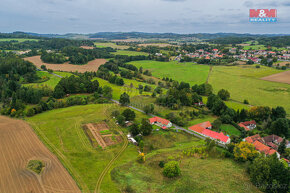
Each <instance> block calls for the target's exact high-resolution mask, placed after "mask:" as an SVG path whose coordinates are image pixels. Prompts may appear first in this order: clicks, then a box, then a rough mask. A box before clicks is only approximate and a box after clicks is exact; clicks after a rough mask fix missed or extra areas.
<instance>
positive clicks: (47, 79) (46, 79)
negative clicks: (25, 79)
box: [24, 71, 72, 89]
mask: <svg viewBox="0 0 290 193" xmlns="http://www.w3.org/2000/svg"><path fill="white" fill-rule="evenodd" d="M53 73H54V74H57V75H60V76H62V77H67V76H71V75H72V74H71V73H69V72H57V71H56V72H53ZM36 74H37V76H38V77H39V78H40V79H41V80H43V82H39V83H29V84H24V86H33V87H42V86H47V87H49V88H51V89H54V87H55V86H56V85H57V84H58V82H59V81H60V79H61V78H60V77H57V76H55V75H53V74H50V73H48V72H45V71H37V72H36Z"/></svg>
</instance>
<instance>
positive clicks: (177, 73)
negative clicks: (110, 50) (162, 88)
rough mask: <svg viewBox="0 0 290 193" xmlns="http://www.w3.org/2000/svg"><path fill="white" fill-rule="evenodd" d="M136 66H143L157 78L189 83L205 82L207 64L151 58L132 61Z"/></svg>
mask: <svg viewBox="0 0 290 193" xmlns="http://www.w3.org/2000/svg"><path fill="white" fill-rule="evenodd" d="M129 64H133V65H135V66H136V67H141V66H142V67H143V69H148V70H150V71H151V72H152V75H153V76H155V77H157V78H161V79H162V78H163V77H168V78H172V79H174V80H178V81H184V82H188V83H190V84H191V85H194V84H202V83H205V82H206V79H207V76H208V72H209V66H208V65H195V64H193V63H190V62H187V63H179V62H177V61H170V62H158V61H152V60H142V61H132V62H129Z"/></svg>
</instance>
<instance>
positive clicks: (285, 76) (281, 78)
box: [261, 70, 290, 84]
mask: <svg viewBox="0 0 290 193" xmlns="http://www.w3.org/2000/svg"><path fill="white" fill-rule="evenodd" d="M261 79H262V80H268V81H272V82H281V83H287V84H290V71H289V70H288V71H285V72H281V73H278V74H272V75H270V76H266V77H263V78H261Z"/></svg>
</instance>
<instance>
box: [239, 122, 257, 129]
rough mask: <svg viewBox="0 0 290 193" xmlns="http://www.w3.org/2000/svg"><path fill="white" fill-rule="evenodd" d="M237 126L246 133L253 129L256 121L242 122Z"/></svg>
mask: <svg viewBox="0 0 290 193" xmlns="http://www.w3.org/2000/svg"><path fill="white" fill-rule="evenodd" d="M239 126H240V127H242V128H244V129H245V130H246V131H250V130H252V129H255V128H256V126H257V124H256V121H254V120H253V121H246V122H242V123H239Z"/></svg>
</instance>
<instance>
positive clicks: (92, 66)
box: [24, 56, 107, 72]
mask: <svg viewBox="0 0 290 193" xmlns="http://www.w3.org/2000/svg"><path fill="white" fill-rule="evenodd" d="M24 60H27V61H30V62H32V63H33V64H34V65H35V66H37V67H38V68H40V67H41V65H45V66H46V68H47V69H51V70H56V71H66V72H75V71H78V72H97V71H98V69H99V67H100V66H101V65H102V64H105V63H106V62H107V60H106V59H95V60H92V61H90V62H88V64H85V65H74V64H69V63H68V62H66V63H64V64H47V63H44V62H42V60H41V59H40V56H32V57H28V58H24Z"/></svg>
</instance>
